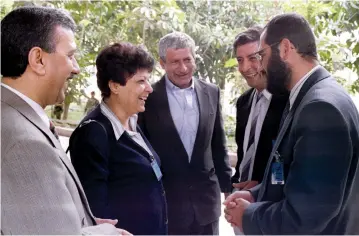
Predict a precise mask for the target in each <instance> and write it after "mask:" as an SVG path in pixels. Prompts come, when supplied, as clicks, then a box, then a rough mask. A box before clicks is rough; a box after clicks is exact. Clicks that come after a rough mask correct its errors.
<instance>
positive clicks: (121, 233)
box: [117, 228, 133, 236]
mask: <svg viewBox="0 0 359 236" xmlns="http://www.w3.org/2000/svg"><path fill="white" fill-rule="evenodd" d="M117 230H118V232H119V233H120V235H128V236H133V234H131V233H130V232H128V231H126V230H124V229H119V228H117Z"/></svg>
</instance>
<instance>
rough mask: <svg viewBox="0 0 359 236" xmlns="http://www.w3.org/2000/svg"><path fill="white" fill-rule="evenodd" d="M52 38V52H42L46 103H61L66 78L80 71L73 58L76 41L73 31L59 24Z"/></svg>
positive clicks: (63, 97)
mask: <svg viewBox="0 0 359 236" xmlns="http://www.w3.org/2000/svg"><path fill="white" fill-rule="evenodd" d="M53 40H56V49H55V51H54V52H52V53H46V52H45V53H44V57H43V58H42V60H43V63H44V65H45V71H46V73H45V77H46V78H45V79H46V80H47V88H46V89H47V93H48V95H47V97H48V100H49V101H48V102H47V104H56V103H61V102H62V101H64V99H65V92H66V89H67V83H68V80H69V79H71V78H72V77H73V76H74V75H76V74H78V73H79V72H80V69H79V65H78V64H77V61H76V59H75V56H74V54H75V51H76V43H75V37H74V33H73V31H72V30H70V29H66V28H63V27H61V26H58V27H56V29H55V32H54V37H53Z"/></svg>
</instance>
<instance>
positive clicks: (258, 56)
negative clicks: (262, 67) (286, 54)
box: [253, 42, 280, 62]
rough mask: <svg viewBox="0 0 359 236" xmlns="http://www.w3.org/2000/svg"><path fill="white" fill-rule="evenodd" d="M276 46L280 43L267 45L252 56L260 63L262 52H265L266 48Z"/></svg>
mask: <svg viewBox="0 0 359 236" xmlns="http://www.w3.org/2000/svg"><path fill="white" fill-rule="evenodd" d="M277 44H280V42H276V43H273V44H271V45H269V46H268V47H265V48H263V49H261V50H259V51H258V52H255V53H253V55H254V56H255V57H256V58H257V60H258V61H260V62H262V60H263V52H264V51H265V50H267V49H268V48H272V47H273V46H276V45H277Z"/></svg>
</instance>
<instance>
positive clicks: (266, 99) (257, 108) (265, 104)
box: [239, 89, 272, 181]
mask: <svg viewBox="0 0 359 236" xmlns="http://www.w3.org/2000/svg"><path fill="white" fill-rule="evenodd" d="M262 94H263V96H262V97H261V98H260V100H259V101H258V102H257V103H256V102H255V101H257V96H258V91H257V90H254V96H253V100H252V105H251V111H250V113H249V117H248V122H247V125H246V130H245V133H244V140H243V159H242V162H241V164H240V166H239V172H240V173H241V172H242V168H243V167H244V166H245V165H246V163H247V162H248V161H251V166H250V170H249V176H248V179H249V180H250V179H252V173H253V164H254V160H255V156H254V155H255V153H256V150H257V145H258V141H259V137H260V133H261V130H262V125H263V122H264V119H265V117H266V114H267V111H268V108H269V105H270V102H271V100H272V94H271V93H269V92H268V91H267V90H266V89H265V90H263V91H262ZM257 113H258V118H257V123H256V128H255V133H254V145H253V146H252V148H249V149H248V142H249V135H250V132H251V126H252V121H253V117H254V116H255V114H257ZM247 149H248V150H247ZM240 181H241V180H240Z"/></svg>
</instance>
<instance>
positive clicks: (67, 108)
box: [62, 100, 71, 120]
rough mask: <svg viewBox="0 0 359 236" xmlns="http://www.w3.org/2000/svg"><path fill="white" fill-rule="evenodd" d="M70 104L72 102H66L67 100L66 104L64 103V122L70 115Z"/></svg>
mask: <svg viewBox="0 0 359 236" xmlns="http://www.w3.org/2000/svg"><path fill="white" fill-rule="evenodd" d="M70 104H71V102H66V100H65V102H64V114H63V116H62V119H63V120H67V117H68V115H69V108H70Z"/></svg>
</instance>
